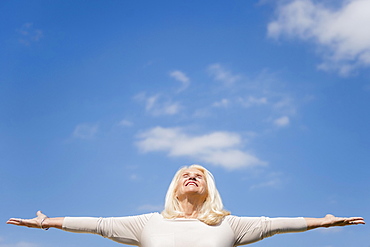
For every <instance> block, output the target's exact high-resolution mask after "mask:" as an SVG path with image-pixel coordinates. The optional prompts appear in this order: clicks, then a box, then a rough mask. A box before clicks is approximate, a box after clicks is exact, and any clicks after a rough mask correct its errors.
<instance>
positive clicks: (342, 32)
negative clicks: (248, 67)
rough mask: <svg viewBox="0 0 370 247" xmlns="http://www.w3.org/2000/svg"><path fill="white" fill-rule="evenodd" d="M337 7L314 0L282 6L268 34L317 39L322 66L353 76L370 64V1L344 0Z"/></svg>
mask: <svg viewBox="0 0 370 247" xmlns="http://www.w3.org/2000/svg"><path fill="white" fill-rule="evenodd" d="M342 3H343V4H342V5H341V7H340V8H337V9H334V8H331V7H328V6H325V5H324V4H322V3H320V2H317V1H316V2H314V1H312V0H293V1H289V2H288V3H286V4H284V5H282V6H280V7H279V8H278V10H277V17H276V19H275V20H274V21H272V22H271V23H270V24H269V25H268V35H269V36H270V37H273V38H279V37H280V36H283V35H286V36H288V37H292V38H299V39H302V40H308V41H312V42H314V43H315V44H316V45H317V46H318V50H319V52H320V54H321V55H322V57H323V59H324V60H323V63H322V64H320V65H319V66H318V68H319V69H322V70H326V71H330V70H333V71H338V72H339V74H341V75H349V74H350V73H352V72H353V71H354V70H355V69H357V68H359V67H369V66H370V31H369V27H368V26H369V23H370V1H366V0H347V1H342Z"/></svg>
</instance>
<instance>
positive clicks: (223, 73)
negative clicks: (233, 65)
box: [207, 64, 241, 85]
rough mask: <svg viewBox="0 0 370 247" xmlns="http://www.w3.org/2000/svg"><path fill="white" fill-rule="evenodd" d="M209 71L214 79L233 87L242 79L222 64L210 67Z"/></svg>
mask: <svg viewBox="0 0 370 247" xmlns="http://www.w3.org/2000/svg"><path fill="white" fill-rule="evenodd" d="M207 71H208V73H209V75H210V76H212V77H213V79H215V80H217V81H221V82H223V83H224V84H225V85H232V84H234V83H235V82H236V81H238V80H240V79H241V76H240V75H235V74H233V73H232V72H230V71H229V70H227V69H226V68H224V67H223V66H222V65H221V64H212V65H210V66H208V68H207Z"/></svg>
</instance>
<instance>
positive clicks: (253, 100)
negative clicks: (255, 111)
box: [238, 96, 268, 107]
mask: <svg viewBox="0 0 370 247" xmlns="http://www.w3.org/2000/svg"><path fill="white" fill-rule="evenodd" d="M238 101H239V102H240V103H241V104H242V106H244V107H251V106H256V105H266V104H267V103H268V102H267V98H266V97H259V98H257V97H253V96H248V97H247V98H242V97H239V99H238Z"/></svg>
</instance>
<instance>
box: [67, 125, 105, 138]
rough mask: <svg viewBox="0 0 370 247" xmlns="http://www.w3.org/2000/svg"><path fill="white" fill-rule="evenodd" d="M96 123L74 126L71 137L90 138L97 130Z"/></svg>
mask: <svg viewBox="0 0 370 247" xmlns="http://www.w3.org/2000/svg"><path fill="white" fill-rule="evenodd" d="M98 128H99V126H98V124H88V123H83V124H79V125H77V126H76V127H75V129H74V131H73V137H75V138H79V139H92V138H94V137H95V135H96V133H97V132H98Z"/></svg>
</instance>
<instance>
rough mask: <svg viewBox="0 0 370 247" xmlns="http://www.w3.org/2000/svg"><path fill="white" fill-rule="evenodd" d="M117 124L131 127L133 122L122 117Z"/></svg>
mask: <svg viewBox="0 0 370 247" xmlns="http://www.w3.org/2000/svg"><path fill="white" fill-rule="evenodd" d="M118 125H119V126H123V127H131V126H133V125H134V124H133V122H131V121H129V120H126V119H123V120H121V121H120V122H119V123H118Z"/></svg>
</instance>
